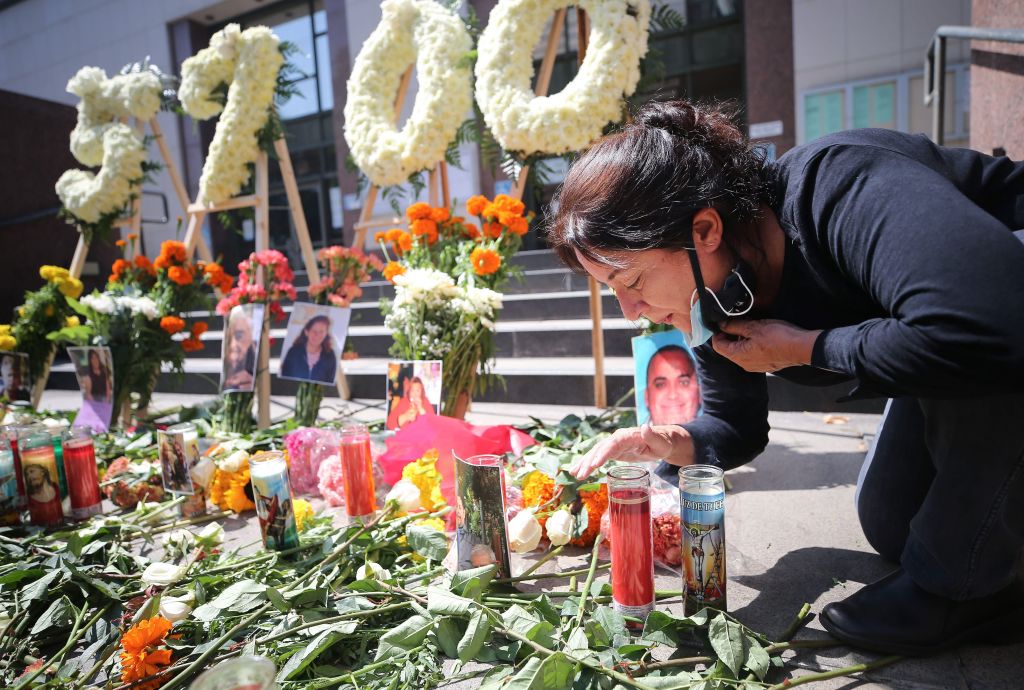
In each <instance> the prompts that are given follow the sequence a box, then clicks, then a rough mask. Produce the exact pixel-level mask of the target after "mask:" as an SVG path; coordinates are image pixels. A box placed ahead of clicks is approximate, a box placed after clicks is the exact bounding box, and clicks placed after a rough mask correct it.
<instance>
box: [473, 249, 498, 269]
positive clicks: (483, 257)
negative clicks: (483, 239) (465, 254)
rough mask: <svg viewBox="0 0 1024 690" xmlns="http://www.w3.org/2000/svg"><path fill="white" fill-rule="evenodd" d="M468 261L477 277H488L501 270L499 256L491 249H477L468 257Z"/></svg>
mask: <svg viewBox="0 0 1024 690" xmlns="http://www.w3.org/2000/svg"><path fill="white" fill-rule="evenodd" d="M469 260H470V262H471V263H472V264H473V272H474V273H476V274H477V275H478V276H489V275H491V274H492V273H494V272H495V271H497V270H498V269H499V268H501V255H500V254H498V252H496V251H494V250H493V249H485V248H483V247H477V248H476V249H474V250H473V252H472V253H471V254H470V255H469Z"/></svg>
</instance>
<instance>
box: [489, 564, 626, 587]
mask: <svg viewBox="0 0 1024 690" xmlns="http://www.w3.org/2000/svg"><path fill="white" fill-rule="evenodd" d="M611 567H612V564H611V563H599V564H598V565H597V566H596V568H595V570H608V569H609V568H611ZM588 574H590V568H580V569H579V570H566V571H564V572H561V573H558V572H555V573H540V574H539V575H529V574H525V573H524V574H523V575H520V576H518V577H503V578H500V579H497V580H494V583H495V584H497V585H512V584H515V583H517V582H527V581H531V580H548V579H551V578H563V577H575V576H577V575H588ZM524 593H525V592H524Z"/></svg>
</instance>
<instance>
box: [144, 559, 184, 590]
mask: <svg viewBox="0 0 1024 690" xmlns="http://www.w3.org/2000/svg"><path fill="white" fill-rule="evenodd" d="M184 576H185V567H184V566H181V565H171V564H170V563H161V562H160V561H155V562H153V563H150V564H149V565H148V566H147V567H146V569H145V570H144V571H143V572H142V581H143V582H145V583H146V584H147V585H156V586H158V587H166V586H168V585H172V584H174V583H175V582H177V581H178V580H180V579H181V578H183V577H184Z"/></svg>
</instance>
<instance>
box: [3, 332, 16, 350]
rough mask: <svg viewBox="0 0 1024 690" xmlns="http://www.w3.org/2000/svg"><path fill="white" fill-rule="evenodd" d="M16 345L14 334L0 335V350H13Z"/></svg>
mask: <svg viewBox="0 0 1024 690" xmlns="http://www.w3.org/2000/svg"><path fill="white" fill-rule="evenodd" d="M16 347H18V341H17V340H15V339H14V336H10V335H0V350H8V351H10V350H14V348H16Z"/></svg>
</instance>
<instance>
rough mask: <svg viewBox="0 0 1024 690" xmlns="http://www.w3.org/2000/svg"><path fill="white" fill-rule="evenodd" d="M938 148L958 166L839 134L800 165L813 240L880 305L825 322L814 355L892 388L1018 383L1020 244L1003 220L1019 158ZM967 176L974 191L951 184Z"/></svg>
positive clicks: (1023, 284)
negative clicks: (984, 202)
mask: <svg viewBox="0 0 1024 690" xmlns="http://www.w3.org/2000/svg"><path fill="white" fill-rule="evenodd" d="M942 155H943V156H948V157H949V165H951V166H953V167H954V168H955V173H954V174H952V175H947V174H943V173H942V172H940V171H939V170H937V169H935V168H932V167H931V166H929V165H924V164H922V163H921V162H918V161H915V160H913V159H912V158H910V157H908V156H905V155H903V154H901V153H899V152H895V151H890V150H887V149H884V148H877V147H868V146H862V147H848V146H837V147H833V148H831V149H828V150H827V151H826V152H825V153H824V154H823V155H822V156H820V157H818V158H816V159H815V160H814V161H812V162H811V163H810V164H809V165H808V170H806V171H805V173H804V174H805V176H806V177H807V178H812V179H813V180H814V184H815V193H814V195H813V203H812V204H811V208H810V209H808V213H809V214H810V215H811V218H810V219H808V220H810V221H811V222H812V223H813V224H814V227H815V228H816V229H817V230H816V232H817V241H818V242H819V243H820V245H821V246H822V248H823V249H824V250H825V251H826V252H827V254H828V255H829V256H830V257H832V260H833V261H835V263H836V268H837V269H838V271H839V272H840V273H841V274H843V275H844V277H845V278H846V279H847V280H849V281H850V282H852V283H854V284H855V285H857V286H858V287H859V288H860V289H861V290H863V291H864V292H865V293H866V294H868V295H869V296H870V298H871V299H872V300H873V301H874V302H875V303H876V304H877V305H878V306H879V307H880V311H881V312H882V313H885V314H887V315H888V316H887V317H886V318H875V319H871V320H868V321H865V322H864V323H860V324H856V325H851V326H846V327H842V328H834V329H831V330H827V331H824V332H823V333H822V334H821V336H819V338H818V340H817V342H816V344H815V347H814V352H813V358H812V364H813V365H814V366H816V367H819V368H824V369H831V370H834V371H839V372H843V373H846V374H850V375H853V376H856V377H857V378H858V379H859V380H860V382H861V385H862V386H866V387H868V388H870V389H871V390H872V391H873V392H875V393H879V394H883V395H887V396H890V397H898V396H913V397H929V396H931V397H958V396H970V395H983V394H995V393H999V392H1007V391H1009V390H1012V389H1013V387H1014V386H1019V385H1020V384H1022V383H1024V308H1022V304H1024V244H1022V243H1021V242H1020V240H1018V239H1017V237H1015V236H1014V234H1013V233H1012V232H1010V230H1009V229H1008V227H1009V226H1008V225H1007V224H1006V223H1007V222H1010V223H1013V222H1015V219H1019V218H1018V216H1017V215H1016V214H1017V213H1018V212H1019V210H1020V198H1019V196H1017V194H1018V192H1016V191H1014V190H1015V189H1017V190H1019V187H1020V184H1021V182H1020V177H1021V175H1022V173H1021V166H1020V165H1019V164H1018V165H1016V166H1015V165H1012V164H1011V165H1007V163H1006V162H1005V159H994V158H990V157H984V156H980V154H975V155H974V156H971V155H969V154H957V153H948V150H943V153H942ZM985 159H987V160H985ZM851 169H853V170H857V171H858V172H857V174H855V175H836V174H832V175H830V174H829V171H830V170H833V171H836V170H851ZM970 176H973V177H974V178H976V180H977V182H976V183H975V184H974V185H973V186H970V185H966V183H965V189H967V191H968V192H969V193H972V194H974V196H975V199H972V198H971V197H970V196H969V195H968V193H965V192H964V191H963V190H961V189H960V187H959V186H958V185H957V184H956V180H957V177H961V178H965V177H970ZM981 196H987V197H989V198H996V197H998V198H1001V199H1003V201H1002V204H1001V206H1000V208H1001V209H1002V210H1001V211H999V213H1000V214H1002V215H1003V216H1004V218H997V217H996V216H995V215H993V214H992V213H989V212H988V211H987V210H985V209H983V208H982V207H981V206H979V205H978V204H977V203H976V199H977V198H980V197H981ZM1004 221H1005V222H1004Z"/></svg>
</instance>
